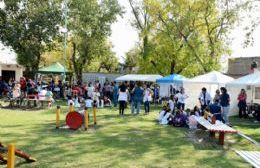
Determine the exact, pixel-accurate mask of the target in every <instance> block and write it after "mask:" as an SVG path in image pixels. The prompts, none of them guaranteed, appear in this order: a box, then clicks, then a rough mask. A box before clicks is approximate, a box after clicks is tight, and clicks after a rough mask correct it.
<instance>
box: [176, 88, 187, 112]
mask: <svg viewBox="0 0 260 168" xmlns="http://www.w3.org/2000/svg"><path fill="white" fill-rule="evenodd" d="M188 97H189V96H188V95H186V94H185V93H184V89H183V88H181V91H180V92H179V93H177V94H176V95H175V99H177V108H178V109H182V110H184V109H185V102H186V99H187V98H188Z"/></svg>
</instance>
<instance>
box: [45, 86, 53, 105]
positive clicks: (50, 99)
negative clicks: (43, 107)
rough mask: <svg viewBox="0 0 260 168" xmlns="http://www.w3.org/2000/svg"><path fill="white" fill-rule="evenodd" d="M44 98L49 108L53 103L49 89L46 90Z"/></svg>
mask: <svg viewBox="0 0 260 168" xmlns="http://www.w3.org/2000/svg"><path fill="white" fill-rule="evenodd" d="M45 97H46V99H47V100H49V103H48V107H51V106H52V103H54V99H53V93H52V91H51V89H50V88H47V92H46V94H45Z"/></svg>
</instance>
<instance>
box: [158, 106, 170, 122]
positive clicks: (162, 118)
mask: <svg viewBox="0 0 260 168" xmlns="http://www.w3.org/2000/svg"><path fill="white" fill-rule="evenodd" d="M171 117H173V115H172V114H171V113H170V108H168V107H167V106H164V107H163V110H162V111H161V112H160V113H159V118H158V121H159V124H161V125H167V124H169V120H170V118H171Z"/></svg>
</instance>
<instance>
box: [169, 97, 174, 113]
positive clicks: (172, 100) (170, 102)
mask: <svg viewBox="0 0 260 168" xmlns="http://www.w3.org/2000/svg"><path fill="white" fill-rule="evenodd" d="M168 103H169V106H170V110H171V111H170V112H171V113H174V106H175V105H174V95H171V97H170V100H169V101H168Z"/></svg>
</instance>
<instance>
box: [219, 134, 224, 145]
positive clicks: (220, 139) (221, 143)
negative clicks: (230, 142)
mask: <svg viewBox="0 0 260 168" xmlns="http://www.w3.org/2000/svg"><path fill="white" fill-rule="evenodd" d="M224 139H225V133H224V132H220V133H219V144H220V145H224Z"/></svg>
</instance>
